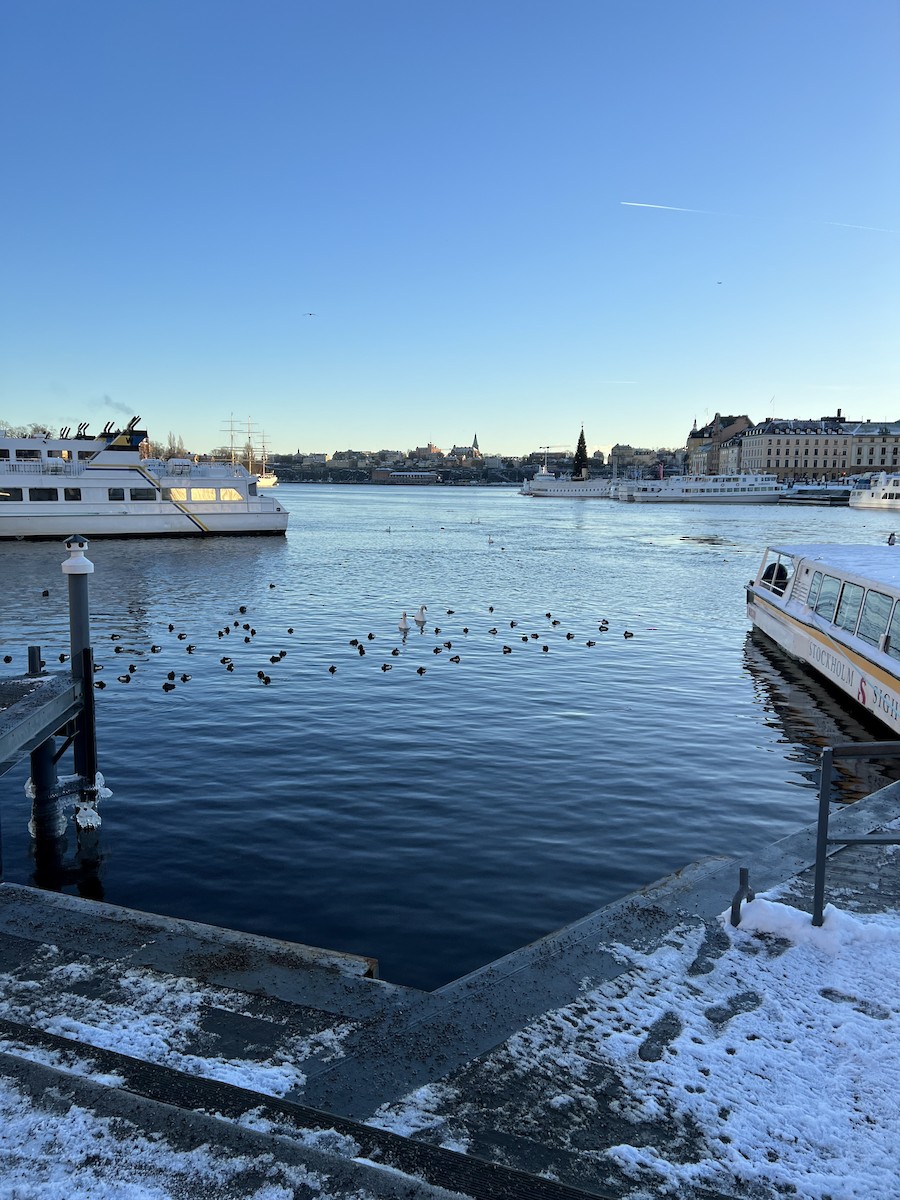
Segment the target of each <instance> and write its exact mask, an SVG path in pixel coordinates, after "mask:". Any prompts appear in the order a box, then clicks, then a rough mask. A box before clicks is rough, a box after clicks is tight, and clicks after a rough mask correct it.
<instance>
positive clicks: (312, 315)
mask: <svg viewBox="0 0 900 1200" xmlns="http://www.w3.org/2000/svg"><path fill="white" fill-rule="evenodd" d="M315 315H316V314H315V313H304V314H303V316H304V317H314V316H315Z"/></svg>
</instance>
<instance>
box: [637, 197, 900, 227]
mask: <svg viewBox="0 0 900 1200" xmlns="http://www.w3.org/2000/svg"><path fill="white" fill-rule="evenodd" d="M619 204H621V205H624V206H625V207H626V208H661V209H663V210H665V212H686V213H700V214H701V216H704V217H721V216H722V215H723V214H722V213H717V212H710V211H709V209H706V208H678V207H676V206H675V205H674V204H641V203H640V201H638V200H620V201H619ZM814 224H816V225H835V226H837V228H838V229H866V230H868V231H869V233H897V232H898V231H897V230H896V229H882V228H881V226H879V225H851V224H850V223H849V222H847V221H815V222H814Z"/></svg>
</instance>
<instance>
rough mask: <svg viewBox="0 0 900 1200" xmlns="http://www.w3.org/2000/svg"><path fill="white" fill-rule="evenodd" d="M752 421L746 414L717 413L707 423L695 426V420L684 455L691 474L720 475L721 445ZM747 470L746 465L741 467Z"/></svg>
mask: <svg viewBox="0 0 900 1200" xmlns="http://www.w3.org/2000/svg"><path fill="white" fill-rule="evenodd" d="M752 427H753V422H752V421H751V420H750V418H749V417H747V416H740V417H723V416H721V415H720V414H719V413H716V415H715V416H714V417H713V419H712V420H711V421H710V422H709V424H707V425H703V426H702V427H701V428H700V429H698V428H697V422H696V420H695V421H694V426H693V428H692V429H691V432H690V433H689V434H688V438H687V446H686V448H685V450H686V457H687V461H688V472H689V474H691V475H721V474H722V471H721V469H720V463H719V454H720V451H721V447H722V446H723V445H724V444H725V443H726V442H727V441H729V440H730V439H731V438H733V437H735V436H736V435H737V434H739V433H743V431H744V430H745V429H751V428H752ZM742 469H743V470H748V468H747V467H744V468H742Z"/></svg>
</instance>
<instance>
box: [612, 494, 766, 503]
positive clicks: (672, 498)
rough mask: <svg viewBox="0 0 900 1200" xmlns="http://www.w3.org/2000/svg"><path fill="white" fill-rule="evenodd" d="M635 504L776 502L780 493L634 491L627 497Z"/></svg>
mask: <svg viewBox="0 0 900 1200" xmlns="http://www.w3.org/2000/svg"><path fill="white" fill-rule="evenodd" d="M629 499H630V500H633V501H634V502H635V504H777V503H778V501H779V500H780V499H781V495H780V494H779V493H776V494H775V495H759V496H754V495H753V494H752V493H747V494H746V495H742V496H728V495H722V496H716V495H707V496H677V495H668V496H667V495H664V494H662V493H655V494H654V493H653V492H643V493H642V492H635V493H634V495H632V496H630V497H629Z"/></svg>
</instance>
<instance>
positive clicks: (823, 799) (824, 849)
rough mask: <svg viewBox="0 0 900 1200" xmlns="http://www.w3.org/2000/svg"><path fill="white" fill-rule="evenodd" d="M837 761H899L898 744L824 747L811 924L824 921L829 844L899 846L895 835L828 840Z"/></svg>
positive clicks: (856, 743) (899, 836)
mask: <svg viewBox="0 0 900 1200" xmlns="http://www.w3.org/2000/svg"><path fill="white" fill-rule="evenodd" d="M835 757H837V758H900V742H847V743H846V744H844V745H841V746H826V747H825V748H824V749H823V751H822V759H821V767H820V770H819V819H818V825H817V828H816V874H815V882H814V886H813V918H812V923H813V925H821V924H822V923H823V921H824V919H825V917H824V909H825V864H826V862H827V858H828V846H829V845H841V846H851V845H870V846H900V833H898V834H878V833H876V834H872V833H870V834H867V835H866V836H865V837H836V838H833V837H829V836H828V816H829V808H828V806H829V803H830V797H831V780H832V776H833V773H834V760H835Z"/></svg>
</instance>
